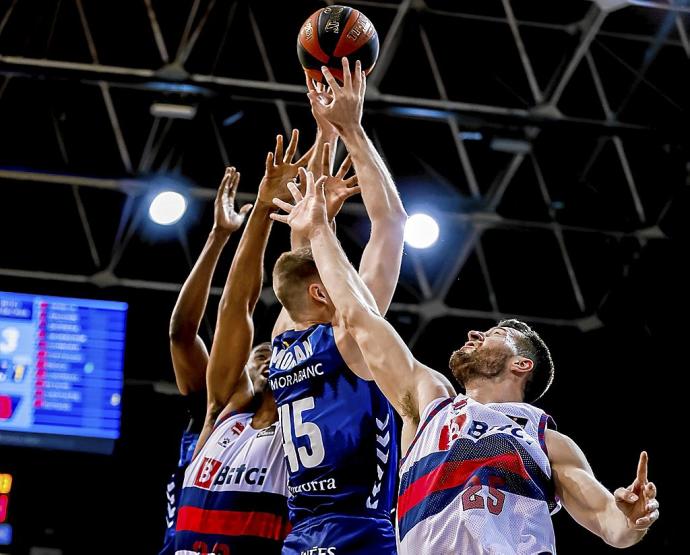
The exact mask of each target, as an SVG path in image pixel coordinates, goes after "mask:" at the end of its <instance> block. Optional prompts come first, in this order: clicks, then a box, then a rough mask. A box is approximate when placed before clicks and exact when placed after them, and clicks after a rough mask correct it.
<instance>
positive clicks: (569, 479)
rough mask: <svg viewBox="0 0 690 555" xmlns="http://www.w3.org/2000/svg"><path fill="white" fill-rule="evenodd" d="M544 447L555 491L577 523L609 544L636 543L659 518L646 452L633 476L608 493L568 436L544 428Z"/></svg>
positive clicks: (617, 545)
mask: <svg viewBox="0 0 690 555" xmlns="http://www.w3.org/2000/svg"><path fill="white" fill-rule="evenodd" d="M546 447H547V449H548V453H549V460H550V462H551V469H552V472H553V478H554V482H555V484H556V494H557V495H558V496H559V497H560V499H561V501H562V503H563V506H564V507H565V508H566V509H567V511H568V512H569V513H570V515H571V516H572V517H573V518H574V519H575V520H576V521H577V522H578V524H580V525H582V526H584V527H585V528H587V529H588V530H589V531H590V532H592V533H594V534H596V535H597V536H599V537H600V538H601V539H603V540H604V541H605V542H606V543H608V544H609V545H612V546H613V547H619V548H622V547H629V546H631V545H634V544H636V543H637V542H639V541H640V540H641V539H642V538H643V537H644V535H645V534H646V532H647V529H648V528H649V527H650V526H651V525H652V524H653V523H654V522H655V521H656V519H657V518H659V503H658V502H657V500H656V487H655V486H654V484H653V483H651V482H649V481H648V480H647V453H646V452H642V454H641V455H640V461H639V463H638V467H637V477H636V478H635V481H634V482H633V483H632V485H630V486H629V487H627V488H618V489H617V490H616V491H615V493H614V494H613V495H612V494H611V492H609V491H608V490H607V489H606V488H605V487H604V486H603V485H602V484H601V483H599V481H598V480H597V479H596V478H595V477H594V473H593V472H592V468H591V467H590V466H589V463H588V462H587V459H586V458H585V455H584V453H583V452H582V450H581V449H580V448H579V447H578V446H577V444H576V443H575V442H574V441H573V440H572V439H570V438H569V437H568V436H565V435H563V434H560V433H558V432H556V431H554V430H546Z"/></svg>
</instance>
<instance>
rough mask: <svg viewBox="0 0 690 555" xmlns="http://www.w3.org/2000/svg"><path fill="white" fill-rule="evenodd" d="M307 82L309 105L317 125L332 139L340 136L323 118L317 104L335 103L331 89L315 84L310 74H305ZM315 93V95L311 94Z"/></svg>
mask: <svg viewBox="0 0 690 555" xmlns="http://www.w3.org/2000/svg"><path fill="white" fill-rule="evenodd" d="M304 75H305V77H306V80H307V93H308V94H307V98H308V99H309V104H310V105H311V115H312V116H314V120H315V121H316V125H317V126H318V129H319V131H321V133H323V134H324V135H325V136H327V137H330V136H333V135H337V134H338V130H337V129H336V128H335V127H333V125H331V123H330V122H329V121H328V120H327V119H326V118H325V117H324V116H323V113H322V112H321V111H320V110H318V107H316V106H315V104H317V103H318V104H330V103H331V102H333V92H332V91H331V88H330V87H327V86H325V85H324V84H323V83H317V82H315V81H314V80H313V79H312V78H311V77H309V74H308V73H307V72H306V70H305V72H304ZM310 93H313V94H310Z"/></svg>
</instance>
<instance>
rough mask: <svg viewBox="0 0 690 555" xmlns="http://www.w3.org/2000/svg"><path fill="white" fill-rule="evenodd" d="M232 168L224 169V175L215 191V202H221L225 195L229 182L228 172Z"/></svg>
mask: <svg viewBox="0 0 690 555" xmlns="http://www.w3.org/2000/svg"><path fill="white" fill-rule="evenodd" d="M231 169H232V168H225V173H224V174H223V179H221V181H220V185H219V186H218V190H217V191H216V202H218V201H219V200H221V199H222V198H223V196H224V195H225V191H226V190H227V188H228V182H229V181H230V170H231Z"/></svg>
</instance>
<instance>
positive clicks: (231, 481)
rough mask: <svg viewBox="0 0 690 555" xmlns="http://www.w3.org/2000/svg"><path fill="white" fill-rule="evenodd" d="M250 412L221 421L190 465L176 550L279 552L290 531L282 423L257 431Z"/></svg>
mask: <svg viewBox="0 0 690 555" xmlns="http://www.w3.org/2000/svg"><path fill="white" fill-rule="evenodd" d="M252 416H253V415H252V414H250V413H231V414H230V415H229V417H228V418H226V419H224V420H222V421H219V422H218V423H217V424H216V427H215V428H214V430H213V432H212V433H211V435H210V437H209V438H208V440H207V441H206V444H205V445H204V446H203V448H202V449H201V451H200V452H199V453H198V454H197V456H196V457H195V458H194V460H193V461H192V462H191V463H190V465H189V466H188V467H187V470H186V472H185V477H184V485H183V488H182V494H181V497H180V504H179V507H178V512H177V527H176V531H175V553H176V555H190V554H192V553H195V554H196V553H227V554H228V555H229V554H230V553H261V554H262V555H263V554H264V553H266V554H272V553H275V554H278V553H280V550H281V547H282V544H283V539H284V538H285V536H286V535H287V533H288V532H289V530H290V525H289V522H288V510H287V473H286V468H285V461H284V456H283V449H282V445H281V433H280V427H279V424H278V423H275V424H272V425H271V426H269V427H268V428H264V429H261V430H256V429H254V428H252V426H251V421H252Z"/></svg>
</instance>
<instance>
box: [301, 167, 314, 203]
mask: <svg viewBox="0 0 690 555" xmlns="http://www.w3.org/2000/svg"><path fill="white" fill-rule="evenodd" d="M301 171H302V172H303V173H304V179H303V180H302V182H303V183H306V186H307V189H306V193H305V195H304V196H306V197H308V196H313V195H314V194H315V193H316V187H314V174H313V173H311V172H308V171H306V170H303V169H302V170H301Z"/></svg>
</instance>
